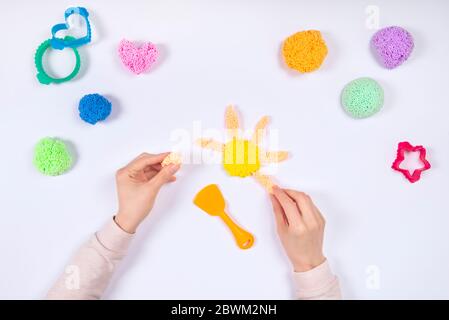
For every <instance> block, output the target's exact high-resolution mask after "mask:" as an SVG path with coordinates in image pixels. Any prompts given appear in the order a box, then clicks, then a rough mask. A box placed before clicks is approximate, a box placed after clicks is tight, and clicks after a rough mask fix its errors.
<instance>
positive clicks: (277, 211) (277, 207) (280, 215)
mask: <svg viewBox="0 0 449 320" xmlns="http://www.w3.org/2000/svg"><path fill="white" fill-rule="evenodd" d="M270 199H271V204H272V205H273V212H274V218H275V220H276V225H277V227H278V229H279V230H282V229H284V228H285V227H287V226H288V222H287V218H286V217H285V214H284V210H283V209H282V206H281V204H280V203H279V201H278V200H277V199H276V197H275V196H273V195H270Z"/></svg>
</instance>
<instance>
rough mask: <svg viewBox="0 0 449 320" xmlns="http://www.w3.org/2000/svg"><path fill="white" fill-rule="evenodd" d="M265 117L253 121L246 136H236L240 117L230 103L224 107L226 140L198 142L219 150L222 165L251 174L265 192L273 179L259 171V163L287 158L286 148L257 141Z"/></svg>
mask: <svg viewBox="0 0 449 320" xmlns="http://www.w3.org/2000/svg"><path fill="white" fill-rule="evenodd" d="M268 122H269V118H268V117H267V116H264V117H262V118H261V119H260V120H259V122H258V123H257V125H256V127H255V129H254V133H253V136H252V138H251V139H250V140H248V139H245V138H242V137H240V136H239V130H240V129H241V127H240V121H239V116H238V113H237V111H236V109H235V108H234V107H233V106H229V107H227V108H226V113H225V126H226V129H227V132H228V135H229V138H230V140H229V141H228V142H226V143H221V142H218V141H215V140H213V139H207V138H203V139H199V140H198V141H197V142H198V144H199V145H200V146H201V147H203V148H206V149H211V150H214V151H217V152H221V153H222V157H223V168H224V169H225V171H226V172H227V173H228V174H229V175H230V176H234V177H242V178H244V177H249V176H252V177H254V178H255V179H256V180H257V181H258V182H259V183H260V184H261V185H262V186H263V187H264V188H265V189H266V190H267V191H268V192H270V193H271V192H272V190H273V186H274V182H273V179H272V177H270V176H267V175H264V174H261V173H260V172H259V170H260V168H261V167H262V165H263V164H269V163H277V162H281V161H284V160H286V159H287V158H288V152H286V151H266V150H264V149H263V148H262V147H261V146H260V144H259V142H260V141H261V139H262V137H263V135H264V133H265V130H266V127H267V125H268Z"/></svg>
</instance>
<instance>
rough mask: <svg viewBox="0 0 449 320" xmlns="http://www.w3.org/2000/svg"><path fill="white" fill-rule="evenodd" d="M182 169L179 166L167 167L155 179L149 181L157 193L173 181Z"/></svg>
mask: <svg viewBox="0 0 449 320" xmlns="http://www.w3.org/2000/svg"><path fill="white" fill-rule="evenodd" d="M179 168H180V165H179V164H171V165H168V166H166V167H163V168H162V169H161V171H159V172H158V173H157V174H156V175H155V176H154V178H153V179H151V180H150V181H149V183H150V184H151V185H152V186H153V187H155V188H156V191H159V189H160V188H161V187H162V186H163V185H164V184H166V183H168V182H171V181H173V180H172V177H173V175H174V174H175V173H176V172H178V170H179Z"/></svg>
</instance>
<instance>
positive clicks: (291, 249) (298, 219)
mask: <svg viewBox="0 0 449 320" xmlns="http://www.w3.org/2000/svg"><path fill="white" fill-rule="evenodd" d="M271 202H272V203H273V210H274V214H275V217H276V223H277V230H278V234H279V238H280V239H281V242H282V245H283V246H284V248H285V251H286V253H287V255H288V257H289V258H290V261H291V262H292V264H293V268H294V270H295V272H305V271H308V270H311V269H313V268H315V267H317V266H319V265H320V264H322V263H323V262H324V261H325V260H326V258H325V257H324V255H323V236H324V224H325V221H324V218H323V216H322V215H321V213H320V211H319V210H318V208H317V207H315V205H314V204H313V202H312V199H310V197H309V196H308V195H306V194H304V193H302V192H298V191H294V190H283V189H280V188H279V187H274V188H273V195H272V196H271Z"/></svg>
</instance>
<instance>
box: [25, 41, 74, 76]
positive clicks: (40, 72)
mask: <svg viewBox="0 0 449 320" xmlns="http://www.w3.org/2000/svg"><path fill="white" fill-rule="evenodd" d="M73 39H75V38H73V37H70V36H66V37H65V38H64V40H66V41H71V40H73ZM49 48H51V39H48V40H46V41H44V42H42V43H41V45H40V46H39V47H38V48H37V50H36V54H35V56H34V63H35V65H36V69H37V75H36V77H37V80H38V81H39V82H40V83H42V84H45V85H49V84H51V83H55V84H59V83H63V82H67V81H70V80H72V79H73V78H75V77H76V75H77V74H78V72H79V71H80V68H81V57H80V54H79V52H78V50H77V49H76V48H71V49H72V50H73V53H74V54H75V58H76V63H75V68H74V69H73V71H72V73H70V74H69V75H68V76H67V77H65V78H53V77H51V76H49V75H48V74H47V73H46V72H45V69H44V66H43V62H42V60H43V57H44V54H45V52H46V51H47V50H48V49H49Z"/></svg>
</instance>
